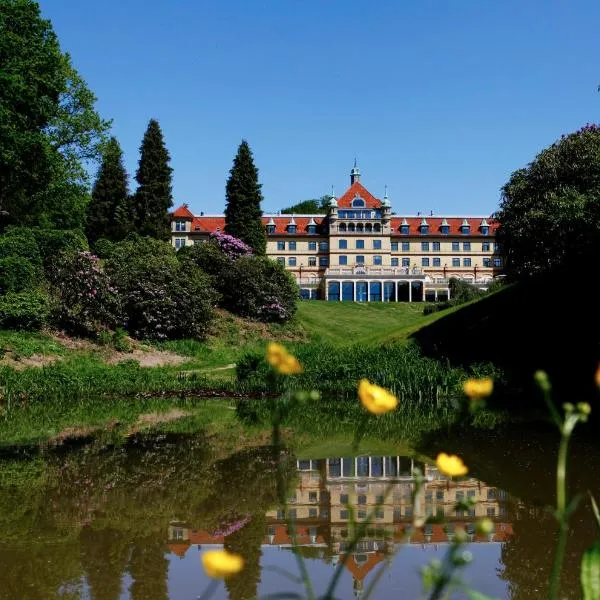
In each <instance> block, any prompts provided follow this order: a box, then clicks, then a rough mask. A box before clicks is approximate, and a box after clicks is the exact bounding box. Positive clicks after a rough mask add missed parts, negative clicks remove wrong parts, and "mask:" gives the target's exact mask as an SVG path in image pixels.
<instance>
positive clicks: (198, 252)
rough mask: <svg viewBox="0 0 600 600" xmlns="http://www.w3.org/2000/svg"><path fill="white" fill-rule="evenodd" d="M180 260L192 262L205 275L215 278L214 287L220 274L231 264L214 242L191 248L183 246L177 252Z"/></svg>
mask: <svg viewBox="0 0 600 600" xmlns="http://www.w3.org/2000/svg"><path fill="white" fill-rule="evenodd" d="M177 256H178V258H180V259H182V260H183V259H189V260H192V261H193V262H194V263H195V264H196V266H198V267H200V269H202V270H203V271H204V272H205V273H206V274H207V275H210V276H211V277H214V278H215V285H216V286H219V280H220V277H221V274H222V273H224V272H225V271H226V270H227V269H228V268H229V265H230V264H231V261H230V260H229V259H228V258H227V257H226V256H225V254H223V252H222V251H221V249H220V248H219V245H218V244H217V242H216V241H214V240H208V241H206V242H203V243H201V244H194V245H193V246H184V247H183V248H181V249H180V250H179V251H178V252H177Z"/></svg>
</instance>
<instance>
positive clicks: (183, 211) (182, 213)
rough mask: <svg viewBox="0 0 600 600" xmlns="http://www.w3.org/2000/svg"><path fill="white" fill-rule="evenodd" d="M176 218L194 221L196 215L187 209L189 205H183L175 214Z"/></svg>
mask: <svg viewBox="0 0 600 600" xmlns="http://www.w3.org/2000/svg"><path fill="white" fill-rule="evenodd" d="M173 216H174V217H177V218H179V219H193V218H194V215H193V213H192V211H191V210H190V209H189V208H188V207H187V204H182V205H181V206H180V207H179V208H177V209H176V210H175V212H174V213H173Z"/></svg>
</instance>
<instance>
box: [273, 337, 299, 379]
mask: <svg viewBox="0 0 600 600" xmlns="http://www.w3.org/2000/svg"><path fill="white" fill-rule="evenodd" d="M267 362H268V363H269V364H270V365H271V366H272V367H273V368H274V369H275V370H276V371H279V372H280V373H281V374H282V375H296V374H297V373H302V365H301V364H300V363H299V361H298V359H297V358H296V357H295V356H294V355H292V354H290V353H289V352H288V351H287V350H286V349H285V348H284V347H283V346H282V345H281V344H276V343H275V342H271V343H270V344H269V345H268V346H267Z"/></svg>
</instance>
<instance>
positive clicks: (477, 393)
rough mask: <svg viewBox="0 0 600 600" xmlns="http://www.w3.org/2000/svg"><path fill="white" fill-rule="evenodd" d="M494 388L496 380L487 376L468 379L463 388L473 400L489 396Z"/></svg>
mask: <svg viewBox="0 0 600 600" xmlns="http://www.w3.org/2000/svg"><path fill="white" fill-rule="evenodd" d="M493 389H494V380H493V379H490V378H489V377H486V378H485V379H467V380H466V381H465V382H464V383H463V390H464V392H465V394H466V395H467V396H469V398H471V400H479V399H481V398H487V397H488V396H489V395H490V394H491V393H492V390H493Z"/></svg>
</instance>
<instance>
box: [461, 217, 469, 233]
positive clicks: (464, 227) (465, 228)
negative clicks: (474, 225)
mask: <svg viewBox="0 0 600 600" xmlns="http://www.w3.org/2000/svg"><path fill="white" fill-rule="evenodd" d="M460 232H461V233H462V234H463V235H469V234H470V233H471V226H470V225H469V221H467V220H466V219H465V220H464V221H463V222H462V225H461V226H460Z"/></svg>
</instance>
